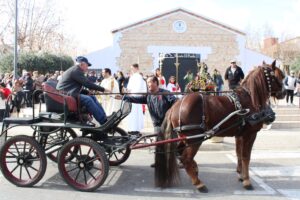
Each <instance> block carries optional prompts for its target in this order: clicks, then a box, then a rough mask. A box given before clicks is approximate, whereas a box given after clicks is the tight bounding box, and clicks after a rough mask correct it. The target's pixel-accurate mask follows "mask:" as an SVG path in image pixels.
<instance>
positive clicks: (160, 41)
mask: <svg viewBox="0 0 300 200" xmlns="http://www.w3.org/2000/svg"><path fill="white" fill-rule="evenodd" d="M176 20H183V21H184V22H185V23H186V25H187V29H186V31H185V32H183V33H177V32H175V31H174V29H173V23H174V21H176ZM113 33H115V34H116V33H119V34H118V37H120V38H119V39H118V45H119V48H120V49H121V51H120V55H119V56H118V57H116V65H117V66H119V67H120V70H122V71H124V72H128V71H129V69H130V68H129V66H130V65H131V64H132V63H139V64H140V70H141V72H143V73H145V74H150V73H152V72H153V69H154V68H155V67H157V66H158V63H157V62H158V60H157V57H158V55H157V54H155V53H153V52H149V47H154V48H155V47H167V48H168V49H169V50H170V51H171V52H170V53H192V50H191V51H190V52H185V51H186V50H188V49H189V48H191V49H193V48H194V49H201V47H205V48H209V49H210V51H209V53H206V54H207V55H205V56H204V55H202V52H201V50H199V52H198V53H200V54H201V62H205V63H206V64H207V65H208V66H209V71H212V70H213V69H214V68H217V69H218V70H220V72H221V74H224V72H225V69H226V67H227V66H229V62H230V60H232V59H237V61H238V64H241V63H240V62H241V60H242V59H239V57H241V54H242V53H241V45H242V46H243V40H244V39H245V34H244V33H242V32H239V31H236V30H234V29H232V28H230V27H227V26H225V25H222V24H220V23H217V22H214V21H212V20H209V19H206V18H203V17H201V16H200V17H199V16H198V15H195V14H193V13H190V12H186V11H185V10H182V9H179V10H176V11H173V12H170V13H168V14H165V15H160V16H158V17H154V18H152V19H150V20H144V21H143V22H141V23H137V24H136V25H131V26H128V27H125V28H122V29H119V30H115V31H113ZM241 40H242V41H241ZM241 42H242V44H240V43H241ZM173 47H174V49H173V50H172V48H173ZM243 48H244V46H243ZM158 51H159V50H158ZM176 51H179V52H176Z"/></svg>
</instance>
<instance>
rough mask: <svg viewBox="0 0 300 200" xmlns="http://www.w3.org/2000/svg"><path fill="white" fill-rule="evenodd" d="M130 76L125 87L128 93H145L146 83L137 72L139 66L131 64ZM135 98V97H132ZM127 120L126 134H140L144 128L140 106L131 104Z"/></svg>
mask: <svg viewBox="0 0 300 200" xmlns="http://www.w3.org/2000/svg"><path fill="white" fill-rule="evenodd" d="M131 71H132V74H131V76H130V78H129V82H128V85H127V92H128V93H140V92H144V93H145V92H147V86H146V82H145V80H144V79H143V77H142V75H141V74H140V72H139V65H138V64H133V65H132V66H131ZM134 96H136V95H134ZM127 120H128V123H127V124H128V132H129V133H131V134H140V131H141V130H142V129H143V128H144V115H143V109H142V104H132V109H131V113H130V114H129V115H128V117H127Z"/></svg>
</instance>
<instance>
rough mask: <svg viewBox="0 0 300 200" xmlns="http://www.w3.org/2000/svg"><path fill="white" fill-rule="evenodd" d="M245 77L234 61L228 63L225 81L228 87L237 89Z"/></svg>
mask: <svg viewBox="0 0 300 200" xmlns="http://www.w3.org/2000/svg"><path fill="white" fill-rule="evenodd" d="M244 77H245V75H244V72H243V70H242V68H241V67H239V66H237V65H236V60H231V61H230V66H229V67H228V68H227V69H226V72H225V80H227V81H228V87H229V89H231V90H234V89H235V88H236V87H238V86H239V85H240V83H241V81H242V80H243V79H244Z"/></svg>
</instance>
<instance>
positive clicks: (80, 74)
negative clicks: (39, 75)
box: [56, 56, 110, 124]
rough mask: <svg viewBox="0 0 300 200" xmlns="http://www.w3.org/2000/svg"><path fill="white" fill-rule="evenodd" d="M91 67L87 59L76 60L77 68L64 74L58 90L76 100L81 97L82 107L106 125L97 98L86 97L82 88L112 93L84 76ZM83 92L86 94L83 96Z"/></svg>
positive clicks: (102, 110)
mask: <svg viewBox="0 0 300 200" xmlns="http://www.w3.org/2000/svg"><path fill="white" fill-rule="evenodd" d="M91 65H92V64H91V63H89V61H88V59H87V58H85V57H83V56H78V57H77V58H76V64H75V66H73V67H71V68H69V69H68V70H67V71H65V72H64V74H63V76H62V78H61V79H60V80H59V81H58V84H57V86H56V89H58V90H61V91H63V92H64V93H66V94H68V95H70V96H73V97H75V98H77V97H78V95H79V99H80V105H83V106H85V107H86V108H87V110H88V112H89V113H91V114H92V115H93V116H94V118H95V119H96V120H97V121H98V122H99V123H100V124H104V123H105V122H106V121H107V118H106V114H105V111H104V109H103V108H102V106H101V105H100V103H99V102H98V101H97V99H96V98H95V96H90V95H86V94H87V92H86V91H85V92H84V91H83V90H82V87H86V88H89V89H92V90H97V91H101V92H110V91H109V90H106V89H105V88H103V87H101V86H98V85H96V84H94V83H92V82H90V81H89V80H88V79H87V77H86V76H85V75H84V74H85V73H86V72H87V71H88V67H89V66H91ZM83 92H84V93H85V94H83Z"/></svg>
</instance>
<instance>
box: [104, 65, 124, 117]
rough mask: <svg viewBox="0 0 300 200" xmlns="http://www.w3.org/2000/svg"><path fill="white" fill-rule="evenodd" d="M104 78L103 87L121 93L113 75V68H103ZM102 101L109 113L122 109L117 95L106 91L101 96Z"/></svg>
mask: <svg viewBox="0 0 300 200" xmlns="http://www.w3.org/2000/svg"><path fill="white" fill-rule="evenodd" d="M102 76H103V78H104V79H103V80H102V82H101V85H100V86H101V87H104V88H105V89H107V90H109V91H111V92H112V93H119V92H120V90H119V84H118V82H117V80H116V79H115V78H114V77H113V76H112V75H111V70H110V69H109V68H104V69H103V70H102ZM100 101H101V104H102V106H103V109H104V110H105V112H106V114H107V115H111V114H112V113H113V112H116V111H117V110H119V109H120V106H121V101H120V100H117V99H115V95H106V94H105V93H104V94H102V95H101V96H100Z"/></svg>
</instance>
